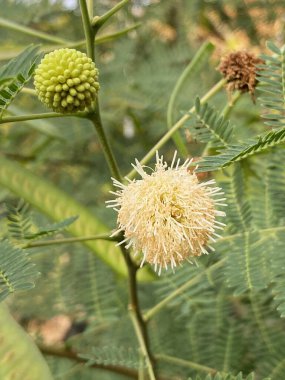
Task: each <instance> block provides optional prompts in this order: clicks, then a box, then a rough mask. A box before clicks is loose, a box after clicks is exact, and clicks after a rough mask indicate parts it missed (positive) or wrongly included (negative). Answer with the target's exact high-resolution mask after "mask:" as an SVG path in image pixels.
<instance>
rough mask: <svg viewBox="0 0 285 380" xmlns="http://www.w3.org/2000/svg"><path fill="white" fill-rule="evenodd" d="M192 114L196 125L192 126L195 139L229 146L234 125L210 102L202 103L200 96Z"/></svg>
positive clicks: (214, 144)
mask: <svg viewBox="0 0 285 380" xmlns="http://www.w3.org/2000/svg"><path fill="white" fill-rule="evenodd" d="M195 111H196V113H193V114H192V116H193V118H194V121H195V125H194V126H191V127H190V131H191V134H192V135H193V137H194V138H195V139H197V140H198V141H200V142H203V143H211V146H213V147H227V146H228V144H229V142H230V141H231V137H232V133H233V126H232V125H231V124H230V121H229V120H226V119H224V116H223V115H222V114H219V113H218V112H217V111H216V110H215V109H214V108H213V107H211V106H209V104H207V103H205V104H201V102H200V99H199V97H197V98H196V101H195Z"/></svg>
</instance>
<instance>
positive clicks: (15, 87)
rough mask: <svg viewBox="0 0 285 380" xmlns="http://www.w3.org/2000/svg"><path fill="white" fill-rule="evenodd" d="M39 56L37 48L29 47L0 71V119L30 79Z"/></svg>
mask: <svg viewBox="0 0 285 380" xmlns="http://www.w3.org/2000/svg"><path fill="white" fill-rule="evenodd" d="M40 57H41V55H40V54H38V47H37V46H29V47H28V48H27V49H25V50H24V51H23V52H22V53H21V54H19V55H18V56H17V57H16V58H14V59H12V60H11V61H10V62H8V63H7V65H5V66H4V67H3V68H1V70H0V118H1V117H2V115H3V112H4V111H5V110H6V109H7V108H8V107H9V105H10V104H11V103H12V101H13V100H14V98H15V97H16V96H17V94H18V93H19V92H20V91H21V90H22V88H23V87H24V85H25V84H26V83H27V82H28V81H29V80H30V78H31V77H32V75H33V73H34V70H35V67H36V65H37V62H38V60H39V59H40Z"/></svg>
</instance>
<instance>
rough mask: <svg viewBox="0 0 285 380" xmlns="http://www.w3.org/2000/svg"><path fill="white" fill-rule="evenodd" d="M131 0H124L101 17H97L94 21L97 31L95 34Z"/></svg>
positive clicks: (94, 28)
mask: <svg viewBox="0 0 285 380" xmlns="http://www.w3.org/2000/svg"><path fill="white" fill-rule="evenodd" d="M129 1H130V0H122V1H120V2H119V3H118V4H116V5H115V6H114V7H113V8H112V9H110V10H109V11H108V12H106V13H105V14H103V15H102V16H100V17H95V18H94V20H93V21H92V26H93V30H94V31H95V35H96V33H97V32H98V30H99V29H100V28H101V27H102V26H103V25H104V24H105V22H106V21H108V20H109V18H110V17H112V16H113V15H114V14H115V13H117V12H118V11H119V10H120V9H121V8H123V6H124V5H125V4H127V3H128V2H129Z"/></svg>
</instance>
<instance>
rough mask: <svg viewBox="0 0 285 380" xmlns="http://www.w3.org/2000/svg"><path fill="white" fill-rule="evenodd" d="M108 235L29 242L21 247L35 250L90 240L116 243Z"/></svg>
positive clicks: (114, 239)
mask: <svg viewBox="0 0 285 380" xmlns="http://www.w3.org/2000/svg"><path fill="white" fill-rule="evenodd" d="M110 235H111V233H110V234H101V235H91V236H83V237H79V238H64V239H56V240H45V241H38V242H31V243H27V244H25V245H23V246H22V248H23V249H27V248H36V247H45V246H49V245H58V244H70V243H80V242H84V241H90V240H109V241H116V240H117V239H116V238H113V237H112V238H111V237H110Z"/></svg>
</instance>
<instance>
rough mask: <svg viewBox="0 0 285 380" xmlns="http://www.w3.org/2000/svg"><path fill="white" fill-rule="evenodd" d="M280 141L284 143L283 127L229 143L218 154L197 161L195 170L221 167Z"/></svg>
mask: <svg viewBox="0 0 285 380" xmlns="http://www.w3.org/2000/svg"><path fill="white" fill-rule="evenodd" d="M282 143H285V129H284V128H280V129H277V130H274V131H270V132H268V133H266V134H264V135H261V136H259V137H258V138H257V139H250V140H249V141H248V142H241V143H238V144H231V145H229V146H228V147H227V148H226V149H223V150H222V151H221V153H220V154H218V155H215V156H207V157H205V158H204V159H203V160H202V161H200V162H199V167H198V169H197V170H196V171H197V172H205V171H213V170H218V169H222V168H225V167H227V166H229V165H231V164H232V163H234V162H238V161H242V160H244V159H245V158H248V157H250V156H253V155H254V154H257V153H262V152H265V151H267V150H268V149H270V148H273V147H275V146H278V145H280V144H282Z"/></svg>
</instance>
